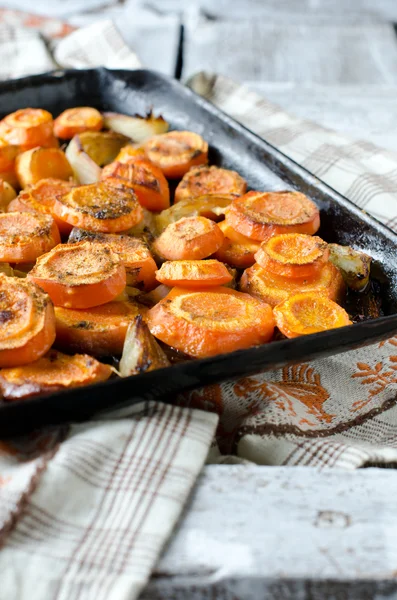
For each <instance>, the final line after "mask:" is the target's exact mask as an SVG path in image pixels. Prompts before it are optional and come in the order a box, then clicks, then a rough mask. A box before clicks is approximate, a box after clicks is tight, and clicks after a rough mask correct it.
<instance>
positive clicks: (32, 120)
mask: <svg viewBox="0 0 397 600" xmlns="http://www.w3.org/2000/svg"><path fill="white" fill-rule="evenodd" d="M0 138H2V139H3V140H5V141H7V142H8V143H9V144H16V145H19V146H23V147H24V148H23V149H24V150H28V149H29V148H34V147H35V146H42V145H43V144H46V143H47V142H48V141H49V140H52V138H53V120H52V115H51V113H49V112H48V111H47V110H43V109H42V108H22V109H21V110H17V111H16V112H13V113H11V114H9V115H7V116H6V117H4V119H3V120H2V121H1V122H0Z"/></svg>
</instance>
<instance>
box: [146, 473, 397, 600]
mask: <svg viewBox="0 0 397 600" xmlns="http://www.w3.org/2000/svg"><path fill="white" fill-rule="evenodd" d="M396 495H397V475H396V472H395V471H393V470H383V469H363V470H358V471H355V472H346V471H343V470H338V469H332V470H331V469H329V470H323V471H317V470H316V469H311V468H305V467H297V468H295V469H290V468H288V467H259V466H247V465H244V466H240V465H238V466H219V465H217V466H214V465H212V466H207V467H206V468H205V470H204V474H203V475H202V477H201V479H200V481H199V484H198V485H197V486H196V489H195V492H194V494H193V497H192V498H191V502H190V506H188V507H187V508H186V511H185V515H184V517H183V519H182V521H181V523H180V525H179V528H178V529H177V531H176V533H175V535H174V537H173V539H172V541H171V543H170V544H169V546H168V548H167V549H166V551H165V552H164V555H163V556H162V558H161V560H160V561H159V563H158V565H157V567H156V569H155V571H154V573H153V577H152V579H151V581H150V583H149V585H148V587H147V589H146V590H145V592H144V593H143V595H142V597H141V598H142V600H149V599H150V600H171V599H172V600H182V599H183V600H186V598H189V600H204V599H206V600H210V599H215V598H216V599H217V600H254V599H255V600H257V599H259V598H263V599H265V598H266V600H306V599H307V600H309V599H310V600H317V599H318V600H320V599H321V600H324V599H329V600H331V599H332V600H370V599H372V598H374V599H375V598H376V599H377V600H381V599H382V600H385V599H386V598H388V599H392V598H394V599H395V598H397V578H396V575H397V570H396V567H397V544H396V541H395V540H396V534H397V511H396V510H395V498H396Z"/></svg>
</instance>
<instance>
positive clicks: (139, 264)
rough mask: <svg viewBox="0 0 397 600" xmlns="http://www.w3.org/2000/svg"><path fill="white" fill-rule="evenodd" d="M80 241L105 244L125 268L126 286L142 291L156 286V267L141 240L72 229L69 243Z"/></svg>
mask: <svg viewBox="0 0 397 600" xmlns="http://www.w3.org/2000/svg"><path fill="white" fill-rule="evenodd" d="M80 241H89V242H93V243H96V244H107V245H108V246H109V247H110V248H111V250H112V251H113V252H115V254H117V255H118V256H119V258H120V260H121V262H122V263H123V264H124V266H125V271H126V276H127V285H130V286H133V287H136V288H139V289H143V290H152V289H153V288H154V287H155V286H156V284H157V280H156V270H157V265H156V263H155V262H154V259H153V257H152V255H151V253H150V250H149V249H148V247H147V245H146V244H145V243H144V242H143V241H142V240H139V239H138V238H134V237H132V236H129V235H116V234H113V233H93V232H90V231H82V230H81V229H74V230H73V231H72V233H71V234H70V237H69V243H74V242H80Z"/></svg>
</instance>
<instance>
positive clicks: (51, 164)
mask: <svg viewBox="0 0 397 600" xmlns="http://www.w3.org/2000/svg"><path fill="white" fill-rule="evenodd" d="M15 170H16V174H17V177H18V181H19V183H20V185H21V187H23V188H26V187H27V186H28V185H34V184H35V183H37V182H38V181H40V179H46V178H47V177H55V178H56V179H65V180H68V179H71V178H72V177H73V171H72V167H71V166H70V164H69V162H68V159H67V158H66V156H65V153H64V152H62V150H59V148H32V149H31V150H27V151H26V152H22V154H19V155H18V156H17V158H16V162H15Z"/></svg>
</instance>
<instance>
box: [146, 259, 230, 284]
mask: <svg viewBox="0 0 397 600" xmlns="http://www.w3.org/2000/svg"><path fill="white" fill-rule="evenodd" d="M156 278H157V281H159V282H160V283H164V284H165V285H169V286H170V287H173V286H178V287H186V288H206V287H214V286H219V285H223V284H225V283H229V282H230V281H231V280H232V279H233V277H232V274H231V273H230V272H229V271H228V270H227V268H226V267H225V265H223V264H222V263H221V262H219V261H218V260H175V261H170V262H165V263H163V264H162V265H161V268H160V269H159V270H158V271H157V273H156Z"/></svg>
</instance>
